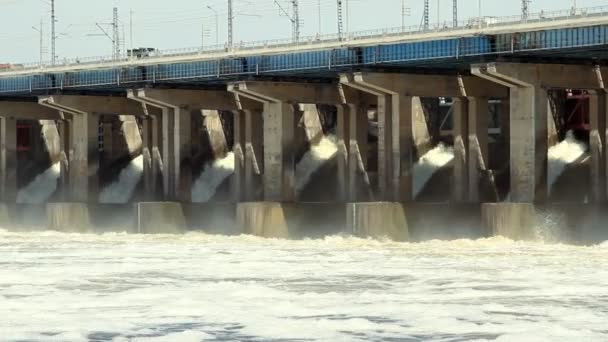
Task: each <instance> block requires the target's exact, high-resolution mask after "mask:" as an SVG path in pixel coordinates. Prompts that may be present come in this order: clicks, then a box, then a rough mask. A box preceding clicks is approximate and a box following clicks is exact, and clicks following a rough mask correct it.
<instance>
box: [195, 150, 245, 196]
mask: <svg viewBox="0 0 608 342" xmlns="http://www.w3.org/2000/svg"><path fill="white" fill-rule="evenodd" d="M234 163H235V159H234V152H229V153H228V154H227V155H226V157H224V158H222V159H217V160H215V161H214V162H213V163H211V164H209V165H207V166H205V169H204V170H203V172H202V173H201V175H200V176H199V177H198V179H197V180H196V182H194V186H193V187H192V202H194V203H205V202H209V201H210V200H211V199H212V198H213V196H214V195H215V193H216V192H217V188H218V187H219V186H220V185H222V183H223V182H224V181H225V180H226V178H228V177H230V176H231V175H232V174H233V173H234V167H235V165H234Z"/></svg>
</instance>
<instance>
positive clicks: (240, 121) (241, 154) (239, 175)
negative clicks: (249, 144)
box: [231, 110, 247, 202]
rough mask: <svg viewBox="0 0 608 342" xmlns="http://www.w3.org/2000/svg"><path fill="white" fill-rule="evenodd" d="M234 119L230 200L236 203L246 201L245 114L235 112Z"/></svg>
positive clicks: (238, 111)
mask: <svg viewBox="0 0 608 342" xmlns="http://www.w3.org/2000/svg"><path fill="white" fill-rule="evenodd" d="M232 116H233V118H234V146H233V147H232V151H233V152H234V177H233V178H232V184H231V187H232V198H233V199H234V200H235V201H236V202H243V201H245V200H246V199H247V191H246V188H245V135H246V134H245V133H246V131H247V129H246V127H245V122H246V120H245V112H244V111H241V110H235V111H233V112H232Z"/></svg>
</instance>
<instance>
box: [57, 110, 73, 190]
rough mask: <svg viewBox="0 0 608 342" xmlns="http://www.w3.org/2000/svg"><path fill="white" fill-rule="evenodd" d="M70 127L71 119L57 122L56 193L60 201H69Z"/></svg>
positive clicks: (66, 118)
mask: <svg viewBox="0 0 608 342" xmlns="http://www.w3.org/2000/svg"><path fill="white" fill-rule="evenodd" d="M71 126H72V121H71V118H68V117H67V116H66V117H65V119H64V120H58V121H57V130H58V131H59V145H60V146H59V148H60V157H59V162H60V164H59V170H60V171H59V183H58V185H57V186H58V193H59V196H58V198H60V199H61V200H62V201H68V200H69V199H70V149H71V148H70V146H72V134H71V132H70V128H71Z"/></svg>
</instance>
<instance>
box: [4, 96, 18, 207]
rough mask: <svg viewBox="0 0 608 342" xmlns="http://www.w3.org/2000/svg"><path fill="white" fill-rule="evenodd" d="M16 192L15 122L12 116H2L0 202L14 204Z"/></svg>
mask: <svg viewBox="0 0 608 342" xmlns="http://www.w3.org/2000/svg"><path fill="white" fill-rule="evenodd" d="M0 105H1V103H0ZM17 190H18V189H17V120H16V119H15V117H13V116H3V117H0V194H1V196H2V202H4V203H5V204H8V203H15V200H16V199H17Z"/></svg>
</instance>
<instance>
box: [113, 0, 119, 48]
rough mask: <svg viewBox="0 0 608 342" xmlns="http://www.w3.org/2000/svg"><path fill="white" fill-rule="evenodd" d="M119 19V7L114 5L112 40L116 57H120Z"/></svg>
mask: <svg viewBox="0 0 608 342" xmlns="http://www.w3.org/2000/svg"><path fill="white" fill-rule="evenodd" d="M119 29H120V28H119V21H118V7H114V10H113V19H112V42H113V44H114V48H113V50H114V52H113V55H114V59H119V58H120V31H119Z"/></svg>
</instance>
